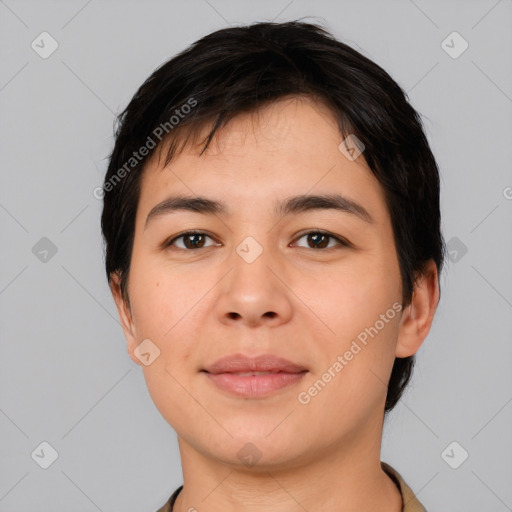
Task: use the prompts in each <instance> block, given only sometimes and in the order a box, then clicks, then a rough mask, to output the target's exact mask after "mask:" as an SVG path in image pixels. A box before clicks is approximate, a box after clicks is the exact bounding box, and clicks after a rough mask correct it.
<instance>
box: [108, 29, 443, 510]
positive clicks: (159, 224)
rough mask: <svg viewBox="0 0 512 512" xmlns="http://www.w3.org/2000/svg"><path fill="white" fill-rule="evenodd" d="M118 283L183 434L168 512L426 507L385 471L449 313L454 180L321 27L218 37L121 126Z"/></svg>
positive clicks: (112, 254) (384, 84)
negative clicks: (446, 287) (406, 403)
mask: <svg viewBox="0 0 512 512" xmlns="http://www.w3.org/2000/svg"><path fill="white" fill-rule="evenodd" d="M119 121H120V125H119V128H118V130H117V133H116V143H115V147H114V150H113V152H112V155H111V159H110V163H109V168H108V171H107V174H106V176H105V183H104V186H103V189H104V210H103V215H102V230H103V235H104V238H105V242H106V271H107V277H108V279H109V284H110V286H111V290H112V293H113V297H114V299H115V302H116V306H117V308H118V312H119V315H120V318H121V321H122V326H123V331H124V334H125V336H126V339H127V344H128V350H129V353H130V356H131V357H132V359H133V361H134V362H136V363H137V364H139V365H140V366H141V367H142V369H143V371H144V376H145V379H146V383H147V386H148V389H149V392H150V394H151V396H152V399H153V400H154V402H155V405H156V406H157V407H158V409H159V410H160V412H161V414H162V415H163V417H164V418H165V419H166V420H167V421H168V422H169V424H170V425H171V426H172V427H173V428H174V429H175V431H176V432H177V434H178V442H179V448H180V455H181V464H182V469H183V479H184V484H183V486H181V487H180V488H178V489H176V491H175V492H174V493H173V495H172V496H171V498H170V499H169V500H168V501H167V503H166V504H164V505H163V506H162V508H161V509H160V511H161V512H167V511H171V510H173V511H174V512H184V511H193V510H198V511H208V512H210V511H211V512H215V511H223V512H230V511H237V512H240V511H256V510H258V511H259V510H266V511H277V510H279V511H290V512H291V511H296V510H299V509H303V510H307V511H308V512H317V511H320V510H322V511H324V510H330V511H336V510H340V511H341V510H343V511H345V512H346V511H359V512H361V511H366V510H368V511H370V510H371V511H375V510H379V511H382V512H398V511H400V510H402V511H405V512H413V511H423V510H425V509H424V508H423V506H422V505H421V504H420V503H419V501H418V500H417V499H416V498H415V496H414V495H413V493H412V491H411V489H410V488H409V487H408V486H407V484H406V483H405V481H404V480H403V478H402V477H401V476H400V475H399V474H398V473H397V472H396V471H395V470H394V469H393V468H392V467H391V466H389V465H388V464H386V463H384V462H381V461H380V449H381V440H382V427H383V421H384V416H385V413H386V412H388V411H390V410H391V409H392V408H393V407H394V406H395V404H396V403H397V401H398V400H399V398H400V396H401V394H402V392H403V389H404V387H405V386H406V384H407V382H408V380H409V378H410V375H411V371H412V366H413V361H414V359H413V358H414V354H415V353H416V352H417V351H418V349H419V348H420V346H421V344H422V342H423V341H424V340H425V338H426V336H427V334H428V332H429V330H430V327H431V324H432V321H433V318H434V314H435V311H436V308H437V304H438V301H439V294H440V289H439V273H440V271H441V269H442V265H443V261H444V255H445V246H444V240H443V237H442V234H441V231H440V212H439V175H438V168H437V165H436V162H435V159H434V157H433V155H432V153H431V150H430V148H429V145H428V142H427V140H426V137H425V134H424V132H423V130H422V126H421V122H420V118H419V115H418V114H417V112H416V111H415V110H414V109H413V108H412V107H411V106H410V105H409V103H408V101H407V100H406V98H405V95H404V93H403V92H402V90H401V89H400V87H399V86H398V85H397V84H396V83H395V82H394V81H393V80H392V78H391V77H390V76H389V75H388V74H387V73H386V72H385V71H384V70H383V69H381V68H380V67H379V66H377V65H376V64H375V63H373V62H372V61H371V60H369V59H367V58H365V57H364V56H362V55H361V54H359V53H358V52H356V51H355V50H353V49H352V48H350V47H348V46H347V45H345V44H343V43H341V42H339V41H337V40H336V39H334V38H333V37H332V36H331V35H329V34H328V33H327V32H325V31H324V30H323V29H321V28H320V27H317V26H315V25H311V24H307V23H302V22H288V23H256V24H253V25H250V26H246V27H235V28H228V29H224V30H219V31H217V32H214V33H212V34H210V35H207V36H206V37H204V38H202V39H201V40H199V41H198V42H196V43H195V44H194V45H192V46H191V47H190V48H188V49H187V50H186V51H184V52H182V53H181V54H179V55H178V56H176V57H174V58H173V59H171V60H170V61H169V62H167V63H165V64H164V65H163V66H161V67H160V68H159V69H157V70H156V71H155V72H154V73H153V74H152V76H151V77H149V78H148V80H146V82H145V83H144V84H143V85H142V86H141V88H140V89H139V90H138V91H137V93H136V94H135V96H134V98H133V99H132V101H131V102H130V104H129V105H128V106H127V108H126V109H125V111H124V112H123V113H122V114H121V116H120V118H119Z"/></svg>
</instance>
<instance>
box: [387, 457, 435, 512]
mask: <svg viewBox="0 0 512 512" xmlns="http://www.w3.org/2000/svg"><path fill="white" fill-rule="evenodd" d="M380 465H381V467H382V469H383V470H384V471H385V472H386V474H388V475H389V476H390V478H391V480H393V482H395V485H396V486H397V487H398V489H399V491H400V493H401V494H402V503H403V506H402V512H427V510H426V509H425V507H424V506H423V505H422V504H421V503H420V502H419V501H418V499H417V498H416V496H414V493H413V492H412V489H411V488H410V487H409V486H408V485H407V484H406V483H405V481H404V479H403V478H402V477H401V476H400V473H398V472H397V471H395V470H394V469H393V468H392V467H391V466H390V465H389V464H386V463H385V462H381V463H380Z"/></svg>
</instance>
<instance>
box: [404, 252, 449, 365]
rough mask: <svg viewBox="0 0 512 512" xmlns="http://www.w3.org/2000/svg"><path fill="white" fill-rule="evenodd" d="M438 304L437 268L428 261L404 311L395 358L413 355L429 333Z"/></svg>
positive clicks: (432, 262) (432, 261)
mask: <svg viewBox="0 0 512 512" xmlns="http://www.w3.org/2000/svg"><path fill="white" fill-rule="evenodd" d="M438 303H439V283H438V275H437V266H436V264H435V262H434V260H430V261H429V262H428V264H427V265H426V267H425V269H424V271H423V272H422V274H421V275H420V277H419V278H418V280H417V281H416V284H415V286H414V292H413V296H412V301H411V303H410V304H409V305H408V306H407V307H406V308H405V309H404V312H403V314H402V318H401V319H400V328H399V332H398V340H397V344H396V352H395V355H396V357H408V356H412V355H413V354H415V353H416V352H417V351H418V350H419V348H420V347H421V344H422V343H423V341H424V340H425V338H426V337H427V334H428V333H429V331H430V328H431V326H432V322H433V320H434V314H435V312H436V309H437V305H438Z"/></svg>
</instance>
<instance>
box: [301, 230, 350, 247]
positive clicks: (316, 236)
mask: <svg viewBox="0 0 512 512" xmlns="http://www.w3.org/2000/svg"><path fill="white" fill-rule="evenodd" d="M305 237H306V238H307V244H308V247H307V248H308V249H326V248H327V249H332V248H334V247H336V246H338V247H339V246H344V247H350V245H349V244H348V243H347V242H345V241H344V240H342V239H341V238H339V237H337V236H334V235H332V234H330V233H326V232H323V231H310V232H309V233H305V234H304V235H302V236H301V237H300V238H299V239H298V240H300V239H301V238H305ZM331 240H333V241H336V242H337V243H336V244H334V245H331V246H330V247H329V242H330V241H331ZM300 247H303V246H300Z"/></svg>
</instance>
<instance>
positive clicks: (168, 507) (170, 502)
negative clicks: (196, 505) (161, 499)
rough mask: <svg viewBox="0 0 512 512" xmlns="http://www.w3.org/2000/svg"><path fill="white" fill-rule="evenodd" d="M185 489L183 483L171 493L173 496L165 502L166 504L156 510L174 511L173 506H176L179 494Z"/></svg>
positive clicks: (159, 511)
mask: <svg viewBox="0 0 512 512" xmlns="http://www.w3.org/2000/svg"><path fill="white" fill-rule="evenodd" d="M182 489H183V485H180V486H179V487H178V488H177V489H176V490H175V491H174V492H173V493H172V495H171V497H170V498H169V499H168V500H167V501H166V502H165V504H164V505H163V506H162V507H160V508H159V509H158V510H157V511H156V512H172V508H173V506H174V502H175V501H176V498H177V497H178V494H179V493H180V491H181V490H182Z"/></svg>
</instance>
